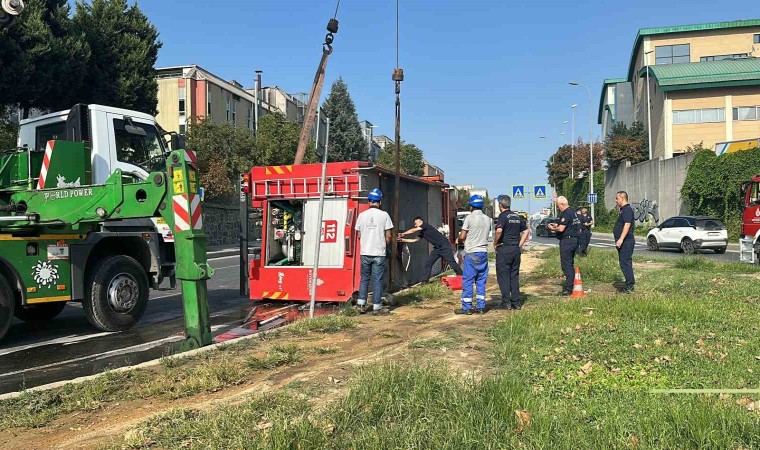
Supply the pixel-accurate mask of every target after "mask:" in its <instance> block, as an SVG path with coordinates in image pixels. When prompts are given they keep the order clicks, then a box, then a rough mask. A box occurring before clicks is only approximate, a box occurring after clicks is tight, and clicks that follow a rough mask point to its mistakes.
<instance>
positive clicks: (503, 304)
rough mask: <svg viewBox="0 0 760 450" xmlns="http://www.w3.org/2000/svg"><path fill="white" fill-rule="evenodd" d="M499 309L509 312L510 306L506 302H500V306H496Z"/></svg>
mask: <svg viewBox="0 0 760 450" xmlns="http://www.w3.org/2000/svg"><path fill="white" fill-rule="evenodd" d="M498 308H499V309H505V310H510V309H512V305H511V304H510V303H508V302H501V304H500V305H499V306H498Z"/></svg>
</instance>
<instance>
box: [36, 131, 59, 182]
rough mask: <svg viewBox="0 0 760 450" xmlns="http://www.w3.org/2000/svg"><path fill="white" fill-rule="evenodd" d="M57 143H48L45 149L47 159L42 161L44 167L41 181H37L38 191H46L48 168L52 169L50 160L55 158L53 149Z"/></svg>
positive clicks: (41, 169)
mask: <svg viewBox="0 0 760 450" xmlns="http://www.w3.org/2000/svg"><path fill="white" fill-rule="evenodd" d="M54 146H55V141H48V143H47V146H46V147H45V157H44V158H43V159H42V167H41V168H40V179H39V180H37V189H45V179H46V178H47V173H48V167H50V159H51V158H52V157H53V147H54Z"/></svg>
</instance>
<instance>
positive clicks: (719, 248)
mask: <svg viewBox="0 0 760 450" xmlns="http://www.w3.org/2000/svg"><path fill="white" fill-rule="evenodd" d="M715 253H717V254H719V255H722V254H724V253H726V247H718V248H716V249H715Z"/></svg>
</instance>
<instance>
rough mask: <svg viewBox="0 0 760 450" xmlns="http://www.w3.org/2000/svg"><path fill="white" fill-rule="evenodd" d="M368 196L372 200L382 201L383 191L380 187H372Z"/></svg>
mask: <svg viewBox="0 0 760 450" xmlns="http://www.w3.org/2000/svg"><path fill="white" fill-rule="evenodd" d="M367 198H368V199H369V201H371V202H380V201H382V200H383V192H382V191H381V190H380V189H372V190H371V191H369V195H368V196H367Z"/></svg>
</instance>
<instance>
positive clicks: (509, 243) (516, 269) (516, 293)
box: [494, 210, 528, 308]
mask: <svg viewBox="0 0 760 450" xmlns="http://www.w3.org/2000/svg"><path fill="white" fill-rule="evenodd" d="M496 228H497V229H498V228H501V240H500V241H499V242H496V243H494V245H496V280H497V281H498V283H499V290H500V291H501V304H502V306H505V307H506V306H507V305H509V306H510V307H512V308H514V307H519V306H520V235H521V234H522V233H523V232H524V231H525V230H527V229H528V226H527V225H526V224H525V220H523V218H522V217H520V216H518V215H517V214H516V213H514V212H512V211H510V210H506V211H503V212H502V213H501V214H499V218H498V222H497V224H496ZM499 244H501V245H499Z"/></svg>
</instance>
